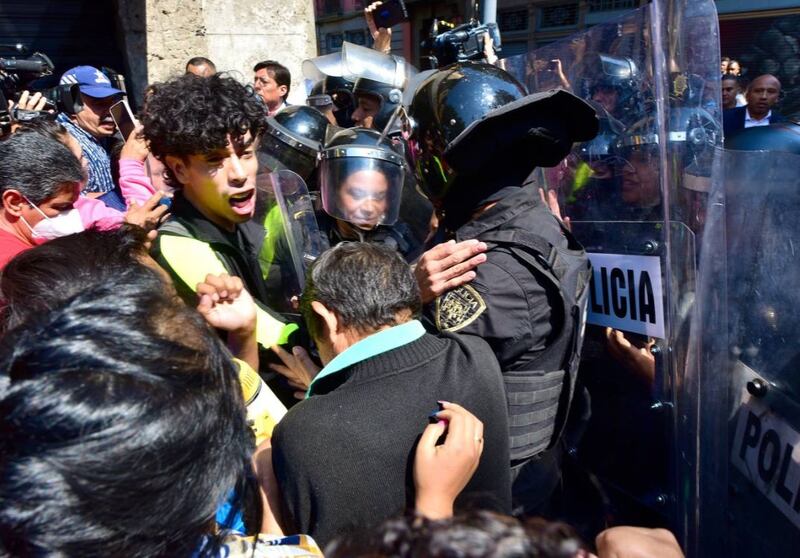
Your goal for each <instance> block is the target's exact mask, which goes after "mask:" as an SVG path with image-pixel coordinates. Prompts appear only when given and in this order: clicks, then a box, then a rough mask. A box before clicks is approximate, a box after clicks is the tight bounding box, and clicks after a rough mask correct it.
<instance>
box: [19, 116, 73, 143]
mask: <svg viewBox="0 0 800 558" xmlns="http://www.w3.org/2000/svg"><path fill="white" fill-rule="evenodd" d="M27 132H35V133H37V134H41V135H43V136H46V137H48V138H51V139H54V140H56V141H57V142H59V143H64V137H65V136H66V135H67V134H69V132H68V131H67V129H66V128H65V127H64V126H63V125H62V124H60V123H58V122H56V121H55V120H50V119H49V118H34V119H33V120H27V121H25V122H21V123H20V125H19V128H17V131H16V133H17V134H19V133H27Z"/></svg>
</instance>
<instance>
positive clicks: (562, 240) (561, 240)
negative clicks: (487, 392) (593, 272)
mask: <svg viewBox="0 0 800 558" xmlns="http://www.w3.org/2000/svg"><path fill="white" fill-rule="evenodd" d="M492 199H493V200H497V201H496V204H495V205H494V206H493V207H491V208H489V209H488V210H486V211H485V212H483V213H482V214H480V215H479V216H477V217H476V218H475V219H472V220H470V221H469V222H468V223H466V224H464V225H462V226H461V227H460V228H458V229H457V231H456V234H455V236H456V240H457V241H459V242H460V241H463V240H468V239H474V238H477V239H479V240H485V241H486V242H487V244H489V251H488V252H487V261H486V262H485V263H482V264H481V265H479V266H478V267H477V268H476V269H475V273H476V277H475V279H474V280H473V281H471V282H470V283H468V284H466V285H464V286H461V287H457V288H455V289H453V290H451V291H449V292H447V293H445V294H444V295H442V296H440V297H439V298H438V299H437V300H436V301H435V303H434V304H432V305H429V306H428V308H426V315H427V316H428V318H429V321H432V322H433V323H434V324H435V326H436V329H438V330H439V331H448V332H457V333H459V334H467V335H473V336H477V337H481V338H482V339H484V340H486V341H487V342H488V343H489V345H490V346H491V348H492V351H493V352H494V354H495V355H496V357H497V360H498V361H499V362H500V368H501V370H502V371H503V377H504V381H505V386H506V392H507V397H508V405H509V416H510V425H511V437H512V440H511V441H512V443H511V456H512V458H514V459H517V461H515V462H514V463H513V465H514V473H513V474H512V479H514V487H513V495H514V500H515V504H514V505H515V511H524V512H525V513H541V512H543V511H544V507H545V506H546V505H547V501H548V499H549V496H550V495H551V494H552V493H553V491H554V490H555V488H556V487H557V485H558V482H559V478H560V473H559V471H560V468H559V448H558V446H555V447H552V448H551V449H547V448H548V447H549V446H550V445H551V444H553V443H554V433H555V437H556V438H555V439H557V435H558V434H557V433H558V432H559V428H560V426H559V425H561V426H563V423H564V421H565V420H566V413H567V411H568V409H569V400H570V397H569V394H570V393H571V391H570V389H571V387H570V384H571V386H574V378H571V375H570V374H565V373H564V370H565V363H567V362H571V363H574V367H573V374H574V371H575V369H576V368H577V360H576V359H577V354H576V352H575V351H573V350H572V347H571V346H569V339H568V338H565V337H564V336H562V335H559V334H560V332H561V331H562V330H564V331H567V330H568V329H569V328H570V327H571V326H570V322H568V323H567V324H566V325H565V319H566V320H570V318H569V317H565V316H563V315H562V314H563V313H564V311H563V310H561V309H562V308H563V304H562V303H561V302H560V300H561V299H560V298H559V297H560V295H559V291H558V289H557V287H553V284H552V283H551V282H550V281H548V280H547V279H546V278H545V277H544V276H543V275H542V274H541V273H537V272H535V271H534V270H532V268H531V266H530V265H526V263H524V262H522V261H521V260H520V258H519V257H517V256H515V255H514V253H512V250H511V249H510V247H509V246H508V245H505V246H504V245H495V244H493V243H492V242H491V241H490V240H489V237H490V235H494V236H495V237H497V236H498V235H503V234H506V235H508V234H510V233H514V234H515V235H517V234H518V235H519V236H520V238H522V237H525V236H526V235H529V234H530V233H533V234H535V235H536V236H537V237H539V238H540V239H541V240H543V241H544V242H546V243H548V244H550V245H552V246H553V247H555V248H557V249H561V250H564V249H566V248H567V247H568V245H569V242H568V240H567V238H566V237H565V236H564V233H563V232H562V229H561V226H560V224H559V222H558V220H557V219H556V218H555V217H554V216H553V214H552V213H551V212H550V210H549V208H548V207H547V206H545V204H544V203H543V202H542V201H541V198H540V197H539V193H538V191H537V190H536V189H535V188H533V187H530V186H528V187H521V188H520V187H513V188H504V189H502V190H500V191H499V192H498V193H497V194H496V195H495V196H494V197H493V198H492ZM582 258H583V262H584V266H585V270H584V271H583V273H584V276H583V281H584V282H588V278H589V267H588V264H587V263H586V257H585V254H583V255H582ZM573 359H575V360H573ZM564 388H566V389H564ZM531 457H532V458H531ZM517 475H519V476H517Z"/></svg>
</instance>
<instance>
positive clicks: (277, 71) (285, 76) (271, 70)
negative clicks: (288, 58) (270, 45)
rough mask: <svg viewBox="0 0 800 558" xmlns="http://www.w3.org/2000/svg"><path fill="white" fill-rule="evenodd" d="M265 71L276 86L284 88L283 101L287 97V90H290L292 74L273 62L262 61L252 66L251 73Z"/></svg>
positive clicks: (281, 65) (284, 67)
mask: <svg viewBox="0 0 800 558" xmlns="http://www.w3.org/2000/svg"><path fill="white" fill-rule="evenodd" d="M259 70H267V73H268V74H269V76H270V77H271V78H272V79H274V80H275V83H277V84H278V85H285V86H286V95H283V100H284V101H285V100H286V97H288V96H289V90H290V89H291V88H292V74H291V73H290V72H289V69H288V68H287V67H286V66H284V65H283V64H281V63H280V62H276V61H275V60H264V61H262V62H259V63H258V64H256V65H255V66H253V71H254V72H258V71H259Z"/></svg>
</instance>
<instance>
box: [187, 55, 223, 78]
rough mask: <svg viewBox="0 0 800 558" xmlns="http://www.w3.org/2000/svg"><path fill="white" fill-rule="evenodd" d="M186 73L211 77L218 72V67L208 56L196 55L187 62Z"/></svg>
mask: <svg viewBox="0 0 800 558" xmlns="http://www.w3.org/2000/svg"><path fill="white" fill-rule="evenodd" d="M186 73H187V74H194V75H196V76H200V77H209V76H213V75H214V74H216V73H217V67H216V66H215V65H214V63H213V62H212V61H211V60H209V59H208V58H205V57H203V56H195V57H194V58H192V59H191V60H189V61H188V62H187V63H186Z"/></svg>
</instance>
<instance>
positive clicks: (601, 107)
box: [497, 0, 722, 539]
mask: <svg viewBox="0 0 800 558" xmlns="http://www.w3.org/2000/svg"><path fill="white" fill-rule="evenodd" d="M497 64H498V65H500V66H501V67H504V68H505V69H506V70H507V71H509V72H511V73H512V74H513V75H514V76H515V77H516V78H517V79H518V80H519V81H520V82H521V83H523V84H524V85H525V86H526V87H527V88H528V90H529V92H531V93H533V92H539V91H544V90H547V89H552V88H564V89H568V90H570V91H572V92H573V93H575V94H576V95H578V96H580V97H582V98H584V99H586V100H587V101H590V102H592V103H593V104H594V106H595V107H596V111H597V113H598V117H599V118H600V121H601V123H600V134H599V135H598V137H597V138H595V139H594V140H592V141H591V142H588V143H586V144H582V145H576V146H575V148H574V149H573V151H572V153H571V154H570V155H569V156H568V157H567V158H566V159H565V160H564V161H562V163H561V164H559V165H558V166H557V167H554V168H549V169H537V171H536V172H535V173H534V175H533V176H532V177H531V181H533V182H536V183H538V184H539V185H540V186H541V187H542V188H544V189H546V190H550V191H555V192H556V193H557V194H558V198H559V201H560V206H561V210H562V213H563V215H564V216H565V217H569V219H570V220H571V223H572V231H573V233H574V234H575V236H576V237H577V238H578V239H579V240H580V241H581V242H582V243H583V245H584V246H585V247H586V249H587V251H588V252H589V253H590V257H591V260H592V264H593V269H594V271H593V282H592V285H591V289H592V290H591V298H590V303H589V317H588V322H589V324H590V327H589V329H588V330H587V338H586V342H585V344H584V350H583V355H582V365H581V372H580V381H582V382H583V384H584V385H585V387H586V388H587V389H588V391H589V393H590V396H591V407H592V417H591V419H589V421H588V423H587V424H586V425H584V427H583V428H581V429H580V430H581V434H582V436H581V437H580V441H577V440H578V436H575V437H574V438H573V439H574V440H575V441H574V445H575V447H574V448H571V453H572V454H573V455H576V456H577V461H578V463H579V467H580V468H581V469H582V470H583V471H588V472H589V473H590V474H591V475H592V477H593V478H597V479H598V480H599V481H600V482H599V485H600V487H601V488H602V491H603V492H604V498H603V501H605V502H608V507H607V509H606V512H607V514H608V515H607V517H610V518H611V521H612V522H613V523H627V524H637V525H650V526H656V525H660V526H665V527H669V528H671V529H672V530H673V531H675V532H676V533H678V535H679V538H681V539H685V538H686V529H687V519H686V510H687V509H688V507H689V506H690V505H691V502H689V501H688V500H687V498H688V493H689V492H690V491H688V490H687V483H689V484H694V483H695V482H696V479H692V478H687V475H684V474H683V470H684V467H683V464H682V459H683V457H682V456H681V455H679V453H678V451H677V450H676V448H677V447H678V445H677V438H678V436H679V435H680V434H681V431H680V427H681V426H682V424H681V417H680V416H679V415H678V413H677V409H678V407H677V405H678V402H679V401H680V400H681V398H682V397H683V395H682V390H683V389H684V387H685V386H684V381H683V375H684V371H685V361H686V358H687V350H688V341H689V325H690V323H689V322H690V321H689V316H690V312H691V310H692V308H693V304H694V301H695V299H696V292H695V291H696V270H697V262H698V260H699V259H700V257H701V252H700V251H699V250H698V242H699V238H700V237H701V235H702V234H703V228H704V222H705V210H706V206H707V198H708V191H709V185H710V183H711V182H712V178H711V176H712V161H713V154H714V149H715V147H717V146H719V145H720V143H721V140H722V134H721V129H722V127H721V111H720V108H719V107H720V93H719V91H720V84H719V40H718V23H717V15H716V9H715V5H714V2H713V1H712V0H654V1H653V2H652V3H650V4H649V5H647V6H644V7H642V8H640V9H638V10H635V11H632V12H629V13H627V14H626V15H625V16H623V17H621V18H620V19H618V20H615V21H612V22H609V23H603V24H600V25H596V26H594V27H592V28H590V29H589V30H587V31H586V32H584V33H581V34H578V35H574V36H572V37H569V38H567V39H564V40H560V41H557V42H555V43H550V44H548V45H546V46H544V47H542V48H539V49H537V50H534V51H532V52H529V53H526V54H523V55H520V56H516V57H513V58H509V59H504V60H500V61H498V62H497Z"/></svg>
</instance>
